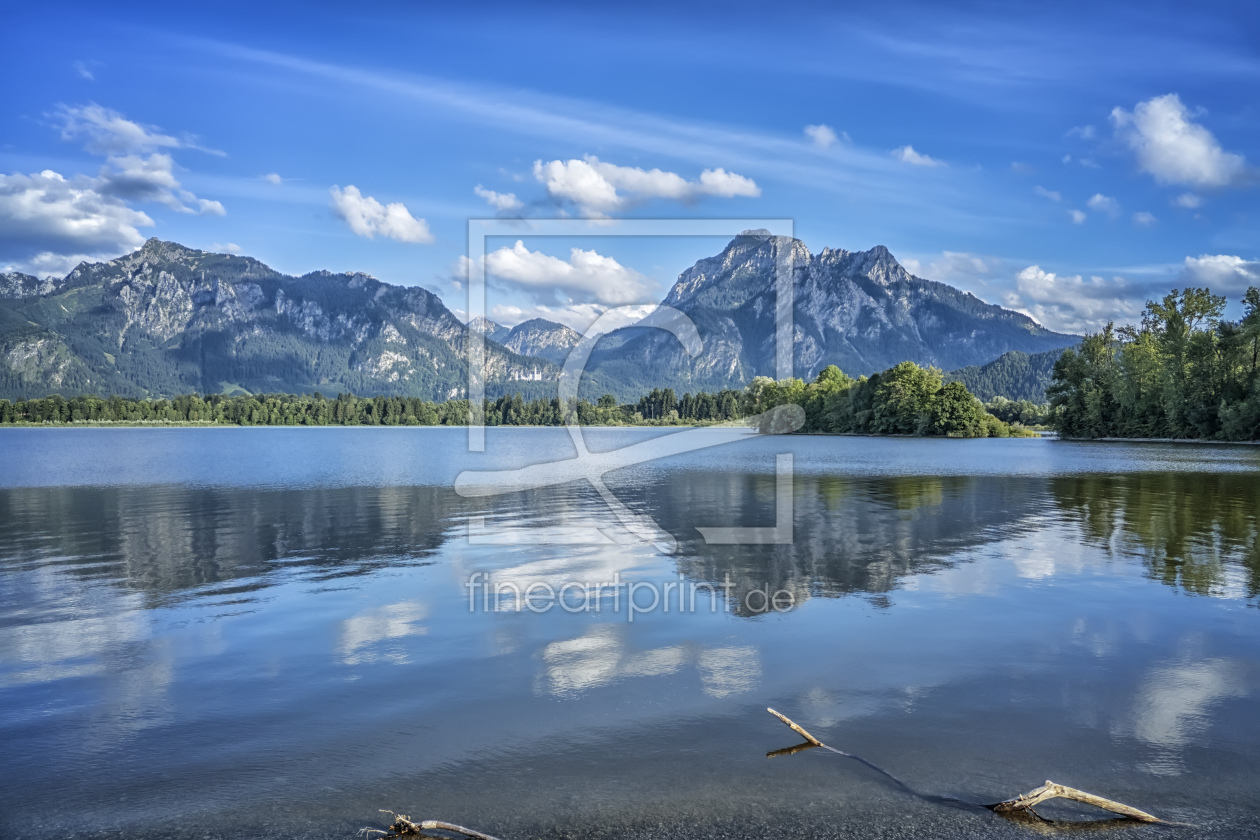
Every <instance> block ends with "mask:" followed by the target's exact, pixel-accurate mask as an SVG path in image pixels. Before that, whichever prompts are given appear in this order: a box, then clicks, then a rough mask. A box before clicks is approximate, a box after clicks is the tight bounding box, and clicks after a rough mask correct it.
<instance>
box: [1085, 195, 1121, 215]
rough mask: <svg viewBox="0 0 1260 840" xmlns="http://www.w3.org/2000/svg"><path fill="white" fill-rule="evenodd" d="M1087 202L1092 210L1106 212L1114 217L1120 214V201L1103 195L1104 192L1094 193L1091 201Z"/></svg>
mask: <svg viewBox="0 0 1260 840" xmlns="http://www.w3.org/2000/svg"><path fill="white" fill-rule="evenodd" d="M1085 203H1086V204H1087V205H1088V206H1089V209H1090V210H1093V211H1095V212H1097V213H1106V214H1107V215H1109V216H1111V217H1113V218H1114V217H1116V216H1118V215H1120V202H1118V201H1116V200H1115V199H1114V198H1111V197H1110V196H1106V195H1103V194H1102V193H1094V195H1093V196H1092V197H1091V198H1090V199H1089V201H1087V202H1085Z"/></svg>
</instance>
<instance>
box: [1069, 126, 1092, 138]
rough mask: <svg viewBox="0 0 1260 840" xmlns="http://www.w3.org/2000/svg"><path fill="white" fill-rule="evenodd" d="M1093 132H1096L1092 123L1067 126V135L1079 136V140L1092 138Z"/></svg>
mask: <svg viewBox="0 0 1260 840" xmlns="http://www.w3.org/2000/svg"><path fill="white" fill-rule="evenodd" d="M1095 134H1096V132H1095V130H1094V127H1093V126H1092V125H1078V126H1074V127H1072V128H1069V129H1068V133H1067V136H1068V137H1077V138H1080V139H1081V140H1093V139H1094V137H1095Z"/></svg>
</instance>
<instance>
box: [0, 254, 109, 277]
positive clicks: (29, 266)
mask: <svg viewBox="0 0 1260 840" xmlns="http://www.w3.org/2000/svg"><path fill="white" fill-rule="evenodd" d="M113 255H114V254H113V253H110V254H108V256H113ZM101 256H102V255H100V254H54V253H53V252H52V251H41V252H40V253H38V254H35V255H34V256H32V257H30V258H29V259H24V260H21V261H19V262H14V263H7V264H5V265H3V266H0V271H20V272H22V273H23V274H33V275H35V276H36V277H48V276H50V275H51V276H55V277H58V278H61V277H64V276H66V275H67V274H69V273H70V271H71V270H72V269H73V268H74V267H75V266H77V265H79V263H83V262H93V261H95V260H97V259H100V257H101Z"/></svg>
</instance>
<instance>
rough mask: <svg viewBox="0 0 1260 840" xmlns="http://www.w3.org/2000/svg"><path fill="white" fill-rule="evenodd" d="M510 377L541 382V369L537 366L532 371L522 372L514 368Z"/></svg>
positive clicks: (522, 380)
mask: <svg viewBox="0 0 1260 840" xmlns="http://www.w3.org/2000/svg"><path fill="white" fill-rule="evenodd" d="M511 378H512V379H513V380H515V381H517V382H542V371H540V370H539V369H538V368H537V367H535V368H534V372H533V373H529V372H525V373H522V372H521V371H519V370H514V371H512V376H511Z"/></svg>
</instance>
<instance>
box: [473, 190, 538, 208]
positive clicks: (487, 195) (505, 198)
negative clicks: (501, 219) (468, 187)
mask: <svg viewBox="0 0 1260 840" xmlns="http://www.w3.org/2000/svg"><path fill="white" fill-rule="evenodd" d="M473 192H474V193H476V194H477V196H478V197H480V198H484V199H485V200H486V204H489V205H490V206H491V207H493V208H494V209H495V210H501V211H507V210H520V209H521V208H522V207H524V206H525V203H524V202H523V201H521V200H520V199H519V198H517V197H516V193H501V192H495V191H494V190H488V189H486V188H484V187H482V186H481V184H478V185H477V186H475V187H473Z"/></svg>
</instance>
